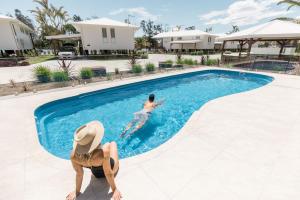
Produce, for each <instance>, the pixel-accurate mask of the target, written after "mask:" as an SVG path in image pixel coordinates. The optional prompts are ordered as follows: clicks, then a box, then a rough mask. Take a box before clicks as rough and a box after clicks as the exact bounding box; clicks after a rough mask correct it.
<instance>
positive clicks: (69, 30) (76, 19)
mask: <svg viewBox="0 0 300 200" xmlns="http://www.w3.org/2000/svg"><path fill="white" fill-rule="evenodd" d="M72 19H73V21H74V22H79V21H82V19H81V17H80V16H79V15H73V17H72ZM64 32H65V33H71V34H75V33H79V32H78V31H77V30H76V28H75V27H74V26H73V25H72V24H69V23H67V24H65V25H64Z"/></svg>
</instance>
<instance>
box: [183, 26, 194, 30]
mask: <svg viewBox="0 0 300 200" xmlns="http://www.w3.org/2000/svg"><path fill="white" fill-rule="evenodd" d="M185 30H196V27H195V26H189V27H186V28H185Z"/></svg>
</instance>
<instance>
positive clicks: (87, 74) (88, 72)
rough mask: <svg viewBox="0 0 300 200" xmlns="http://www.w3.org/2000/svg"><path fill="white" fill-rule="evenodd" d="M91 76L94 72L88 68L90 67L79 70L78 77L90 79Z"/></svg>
mask: <svg viewBox="0 0 300 200" xmlns="http://www.w3.org/2000/svg"><path fill="white" fill-rule="evenodd" d="M93 76H94V73H93V71H92V69H90V68H82V69H81V70H80V77H81V78H82V79H90V78H92V77H93Z"/></svg>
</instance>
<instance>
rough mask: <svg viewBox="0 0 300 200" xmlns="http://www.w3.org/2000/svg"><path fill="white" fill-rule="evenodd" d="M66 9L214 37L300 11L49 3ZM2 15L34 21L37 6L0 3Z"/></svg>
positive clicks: (202, 3) (71, 0)
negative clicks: (17, 12) (16, 11)
mask: <svg viewBox="0 0 300 200" xmlns="http://www.w3.org/2000/svg"><path fill="white" fill-rule="evenodd" d="M49 2H50V3H52V4H53V5H55V6H64V8H65V9H66V10H67V11H68V12H69V14H70V15H73V14H77V15H80V16H81V17H82V18H83V19H86V18H88V17H92V16H97V17H108V18H112V19H116V20H121V21H123V20H124V19H125V18H127V16H128V14H130V15H132V16H134V17H131V21H132V22H133V23H135V24H139V22H140V21H141V20H142V19H151V20H154V21H155V22H156V23H160V24H163V25H164V26H166V27H169V28H172V27H174V26H176V25H183V27H187V26H196V27H197V28H198V29H200V30H205V28H207V27H213V32H214V33H225V32H228V31H229V30H230V29H231V25H239V26H240V29H245V28H247V27H249V26H251V25H255V24H258V23H261V22H265V21H268V20H270V19H273V18H276V17H283V16H285V17H298V16H299V17H300V12H299V11H300V9H299V8H293V9H291V10H290V11H287V10H286V8H287V6H286V5H281V6H278V5H277V0H210V1H208V0H185V1H183V0H113V1H111V0H105V1H104V0H49ZM0 5H1V7H0V13H1V14H7V13H12V14H13V12H14V9H15V8H18V9H20V10H21V11H22V12H23V13H25V14H27V15H29V16H30V17H31V18H34V17H33V16H32V15H31V13H30V12H29V10H30V9H32V8H34V7H35V6H37V4H36V3H34V2H32V0H10V1H8V0H0Z"/></svg>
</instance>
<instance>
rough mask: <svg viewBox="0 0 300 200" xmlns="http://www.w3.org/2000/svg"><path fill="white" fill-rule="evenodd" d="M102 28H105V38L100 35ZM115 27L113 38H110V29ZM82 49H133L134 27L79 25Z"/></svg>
mask: <svg viewBox="0 0 300 200" xmlns="http://www.w3.org/2000/svg"><path fill="white" fill-rule="evenodd" d="M102 28H106V31H107V39H104V38H103V37H102ZM111 28H114V29H115V39H112V38H111V33H110V29H111ZM80 33H81V39H82V44H83V49H84V50H89V51H92V50H97V52H98V51H99V50H133V49H134V42H135V41H134V28H130V27H128V28H127V27H108V26H106V27H103V26H99V25H80Z"/></svg>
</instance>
